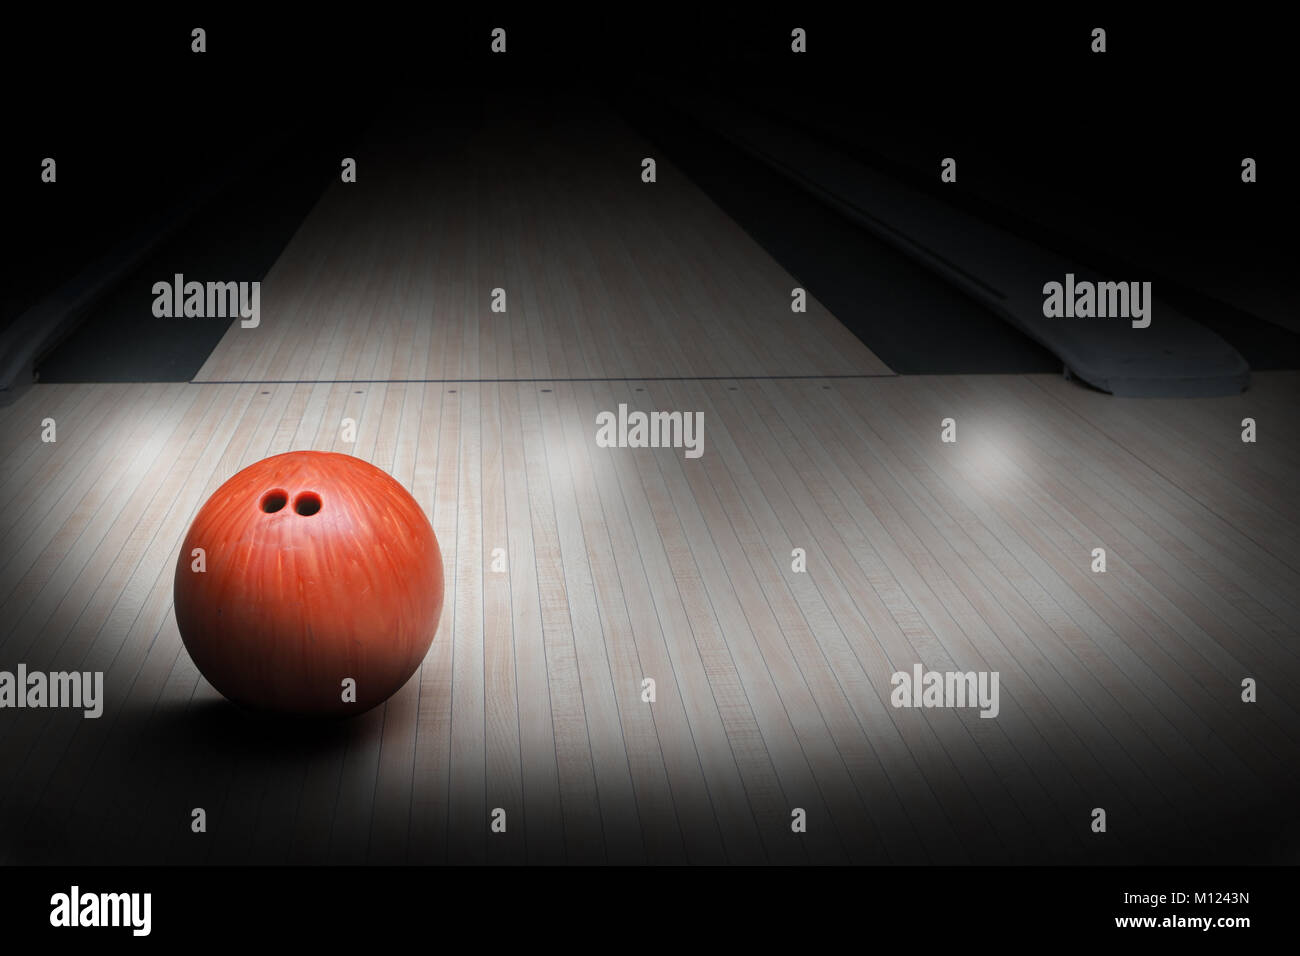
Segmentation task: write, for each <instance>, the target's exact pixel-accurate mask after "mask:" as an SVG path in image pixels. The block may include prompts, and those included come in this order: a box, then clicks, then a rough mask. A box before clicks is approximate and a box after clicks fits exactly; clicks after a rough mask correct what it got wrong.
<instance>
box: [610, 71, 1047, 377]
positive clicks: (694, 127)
mask: <svg viewBox="0 0 1300 956" xmlns="http://www.w3.org/2000/svg"><path fill="white" fill-rule="evenodd" d="M615 105H616V106H617V107H619V108H620V109H621V111H622V114H623V117H624V119H625V120H626V121H627V122H628V123H629V124H630V125H631V126H632V127H633V128H634V129H636V130H637V131H638V132H639V133H640V134H641V135H643V136H645V137H646V138H647V139H649V140H650V141H651V142H652V143H654V144H655V145H656V146H657V147H659V148H660V149H662V150H664V152H665V154H666V156H667V158H668V159H670V160H671V161H672V162H673V164H674V165H676V166H677V167H678V168H679V169H681V170H682V171H683V172H684V173H685V174H686V175H687V176H689V177H690V178H691V179H692V180H693V181H694V182H695V183H696V185H698V186H699V187H700V188H701V189H702V190H704V191H705V192H706V193H707V194H708V196H709V198H710V199H712V200H713V201H714V202H716V203H717V204H718V205H719V206H720V207H721V208H722V209H723V210H724V211H725V212H726V213H727V215H729V216H731V218H732V219H734V220H736V222H737V223H739V224H740V226H741V227H743V228H744V229H745V230H746V231H747V232H748V233H749V234H750V235H751V236H752V237H753V238H754V240H755V241H756V242H758V244H759V245H761V246H762V247H763V248H764V249H765V250H766V251H767V253H768V254H769V255H771V256H772V258H774V259H775V260H776V261H777V262H779V263H780V264H781V266H782V267H783V268H785V270H786V271H788V272H789V273H790V274H791V275H793V276H794V277H795V278H796V279H797V280H799V282H800V284H801V285H802V286H803V287H804V288H805V289H807V290H808V293H809V294H810V295H812V296H814V297H815V298H816V299H818V300H819V301H820V302H821V303H822V304H823V305H825V306H826V307H827V308H828V309H830V310H831V313H832V314H834V316H835V317H836V318H837V319H839V320H840V321H841V322H843V323H844V325H845V326H847V327H848V328H849V330H850V331H852V332H853V334H854V335H856V336H857V337H858V338H859V339H860V340H861V341H862V343H863V344H864V345H866V346H867V348H869V349H871V351H872V352H873V353H875V354H876V355H877V356H878V357H879V358H880V359H881V360H883V361H884V362H885V364H886V365H888V366H889V367H890V368H891V369H893V370H894V371H895V372H899V373H902V374H945V373H1016V372H1020V373H1024V372H1059V371H1060V370H1061V361H1060V359H1058V358H1057V357H1056V356H1055V355H1053V354H1052V353H1051V352H1049V351H1048V350H1047V349H1045V348H1043V347H1042V346H1041V345H1039V344H1038V343H1037V342H1035V341H1033V340H1032V339H1030V338H1029V337H1028V336H1025V335H1023V334H1021V333H1020V332H1019V331H1017V330H1016V329H1015V328H1013V327H1012V326H1011V325H1009V324H1008V323H1007V322H1005V321H1003V320H1002V319H1001V318H999V317H998V316H996V315H994V314H993V313H992V312H990V311H988V310H987V309H985V308H984V307H983V306H981V305H980V304H979V303H977V302H974V301H973V300H972V299H970V298H969V297H968V296H966V295H964V294H963V293H962V292H961V291H959V290H957V289H956V288H954V287H952V286H950V285H948V284H947V283H945V282H944V281H943V280H942V279H940V278H939V277H937V276H935V275H934V273H932V272H931V271H930V270H928V269H926V268H925V267H924V266H922V265H920V264H918V263H916V262H915V261H913V260H912V259H910V258H908V257H907V256H905V255H903V254H902V253H901V252H898V251H897V250H895V249H894V248H893V247H891V246H889V245H888V244H886V243H885V242H883V241H881V240H879V239H877V238H876V237H874V236H872V235H871V234H870V233H869V232H867V231H866V230H865V229H863V228H861V227H859V226H858V225H857V224H855V223H853V222H851V221H849V220H848V219H847V218H845V217H844V216H842V215H841V214H840V213H839V212H837V211H836V210H834V209H832V208H830V207H829V206H827V205H826V204H824V203H822V202H821V201H820V200H818V199H817V198H815V197H813V196H812V195H810V194H809V193H807V192H806V191H805V190H803V189H801V188H799V187H798V186H796V185H794V184H793V183H792V182H790V181H789V180H788V179H786V178H785V177H783V176H781V175H780V174H778V173H776V172H774V171H773V170H772V169H770V168H769V167H767V166H766V165H764V164H763V163H761V162H759V161H758V160H756V159H754V158H753V157H751V156H749V155H747V154H746V153H744V152H743V151H741V150H739V149H737V148H736V147H734V146H732V145H731V144H729V143H727V142H725V141H724V140H723V139H721V138H720V137H718V136H717V135H716V134H714V133H713V132H711V131H710V130H708V129H705V128H704V127H702V126H700V125H699V124H697V123H694V122H692V121H691V120H690V119H688V118H686V117H685V116H684V115H682V114H679V113H675V112H673V111H672V110H671V109H667V108H662V107H660V106H658V105H656V104H655V103H654V102H653V101H651V100H649V99H646V98H643V97H635V98H631V97H629V98H625V99H623V100H621V101H620V102H617V103H616V104H615Z"/></svg>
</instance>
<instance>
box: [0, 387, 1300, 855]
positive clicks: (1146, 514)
mask: <svg viewBox="0 0 1300 956" xmlns="http://www.w3.org/2000/svg"><path fill="white" fill-rule="evenodd" d="M1260 378H1261V383H1260V388H1259V392H1258V397H1257V398H1255V397H1252V396H1244V397H1236V398H1233V399H1223V400H1217V399H1216V400H1209V401H1204V402H1197V403H1195V404H1186V403H1184V404H1180V405H1178V406H1177V408H1176V417H1175V408H1174V407H1173V406H1163V405H1160V404H1153V403H1115V402H1108V403H1105V404H1102V405H1098V406H1097V407H1093V405H1092V403H1091V402H1089V401H1078V400H1076V399H1075V398H1074V397H1072V396H1073V395H1074V393H1072V392H1061V391H1059V390H1058V388H1057V385H1056V381H1055V379H1054V378H1053V377H1051V376H970V377H903V378H896V377H890V378H868V379H853V380H845V379H814V380H808V381H749V380H742V379H724V380H718V381H673V382H662V381H650V380H634V381H626V382H623V381H612V382H549V383H517V382H504V383H499V382H486V383H464V382H460V383H423V382H421V383H387V382H380V383H346V384H322V383H297V384H268V385H263V384H244V385H191V384H140V385H125V384H114V385H52V386H41V385H38V386H36V387H35V388H33V389H32V391H31V392H30V393H29V394H28V395H26V396H24V397H23V398H22V399H21V400H20V402H19V403H18V404H17V405H16V406H14V407H13V408H12V409H11V410H10V411H9V413H8V414H7V415H6V416H5V418H4V420H3V421H4V424H3V439H4V443H5V448H6V457H5V459H4V464H3V472H0V534H3V535H4V537H5V540H6V541H8V542H11V545H10V547H9V549H8V550H7V558H6V561H5V563H4V566H3V567H2V568H0V668H5V669H13V668H14V667H15V666H16V665H17V664H18V663H20V662H21V663H25V664H26V665H27V667H28V669H29V670H65V669H79V670H89V671H96V670H102V671H103V672H104V673H105V707H104V715H103V717H101V718H99V719H85V718H83V717H82V716H81V714H80V712H75V711H68V710H52V709H23V710H16V709H10V710H6V711H5V712H4V720H3V724H0V766H3V767H5V768H6V770H5V773H4V774H3V775H2V776H0V858H3V860H4V861H5V862H9V863H13V862H90V861H107V860H114V861H134V862H152V861H175V862H204V861H206V862H237V861H257V862H283V861H301V862H312V861H321V862H325V861H333V862H360V861H370V862H439V861H448V860H450V861H457V862H475V861H483V862H536V863H541V862H600V861H609V862H643V861H650V862H681V861H690V862H722V861H735V862H775V861H786V862H798V861H808V862H850V861H851V862H877V861H878V862H886V861H888V862H919V861H927V860H929V861H952V862H1008V861H1016V860H1036V861H1043V862H1062V861H1067V860H1068V861H1077V862H1134V861H1138V860H1146V861H1156V860H1159V861H1174V860H1177V859H1181V858H1183V857H1186V856H1187V855H1188V854H1190V853H1191V852H1192V851H1191V850H1190V849H1188V848H1195V855H1196V859H1197V860H1200V861H1202V862H1203V861H1204V860H1206V859H1207V858H1215V859H1232V860H1251V861H1261V860H1265V859H1270V858H1271V856H1270V854H1273V853H1277V852H1283V850H1284V848H1285V846H1287V845H1288V844H1287V840H1288V839H1290V837H1288V836H1287V835H1286V834H1280V835H1279V834H1277V833H1275V832H1273V830H1274V829H1275V825H1274V821H1276V820H1278V819H1285V818H1286V815H1285V814H1284V813H1283V809H1284V808H1285V807H1286V806H1288V805H1289V804H1288V801H1291V802H1292V803H1293V801H1294V799H1295V797H1296V795H1297V786H1296V785H1297V780H1296V768H1295V765H1294V762H1293V761H1290V760H1288V759H1286V755H1287V754H1289V753H1293V752H1294V748H1295V745H1296V741H1297V738H1300V720H1298V719H1297V711H1298V710H1300V700H1297V698H1296V695H1295V693H1294V691H1293V690H1292V688H1294V687H1295V686H1297V678H1300V664H1297V657H1296V654H1295V648H1294V646H1293V643H1292V642H1291V641H1290V635H1292V634H1293V633H1294V629H1295V627H1296V626H1297V624H1300V606H1298V605H1297V602H1296V598H1295V595H1296V594H1298V593H1300V586H1298V585H1300V580H1297V577H1298V575H1297V572H1296V571H1295V570H1294V569H1293V566H1292V565H1291V564H1289V562H1288V561H1286V560H1279V554H1278V553H1277V552H1275V551H1274V550H1271V549H1273V548H1275V547H1276V542H1273V541H1271V540H1270V539H1268V538H1265V537H1261V536H1258V535H1257V534H1256V533H1255V531H1259V530H1263V527H1264V521H1263V518H1264V516H1265V515H1266V514H1267V513H1268V511H1269V510H1270V509H1271V510H1272V511H1273V512H1275V513H1277V514H1279V515H1281V516H1282V517H1283V518H1285V519H1286V520H1292V519H1294V516H1295V506H1294V504H1293V503H1290V502H1288V500H1287V499H1286V498H1285V497H1284V496H1283V495H1281V493H1280V489H1278V488H1277V487H1276V485H1277V475H1279V474H1281V473H1282V471H1281V470H1282V469H1284V468H1285V467H1287V466H1288V465H1289V464H1290V463H1291V452H1290V451H1289V450H1277V449H1274V448H1273V447H1272V446H1269V445H1258V446H1254V447H1252V446H1243V447H1245V448H1246V449H1247V450H1248V451H1249V455H1248V456H1245V455H1242V454H1240V453H1239V452H1240V450H1239V449H1238V450H1237V452H1238V453H1236V454H1233V453H1232V450H1230V449H1228V448H1227V446H1224V447H1221V448H1219V457H1218V459H1217V460H1216V461H1215V462H1214V466H1213V469H1212V470H1209V471H1207V472H1206V473H1205V474H1204V475H1201V476H1199V477H1198V478H1197V480H1196V481H1188V480H1186V478H1185V477H1182V478H1180V477H1178V474H1179V473H1174V475H1173V476H1172V477H1171V476H1170V475H1169V474H1167V473H1166V472H1165V471H1164V469H1165V468H1166V467H1167V466H1168V464H1169V462H1170V461H1172V459H1171V458H1170V457H1169V456H1171V455H1174V453H1175V450H1174V446H1173V444H1172V443H1171V442H1167V441H1156V440H1154V439H1153V441H1152V442H1151V446H1152V447H1151V449H1150V450H1149V451H1146V452H1143V453H1141V454H1136V453H1129V452H1126V451H1124V450H1122V448H1120V447H1119V446H1118V445H1116V443H1115V440H1114V438H1113V436H1114V435H1115V434H1143V433H1149V434H1151V435H1152V436H1156V435H1159V434H1160V433H1161V432H1162V430H1163V429H1166V428H1169V427H1174V426H1176V427H1177V428H1178V429H1179V430H1180V431H1181V432H1182V433H1185V434H1186V435H1188V436H1192V437H1194V436H1198V435H1199V436H1201V440H1202V441H1203V442H1207V441H1208V439H1207V438H1206V437H1205V436H1208V435H1212V434H1214V433H1216V431H1217V429H1218V427H1219V425H1220V424H1221V423H1222V422H1223V421H1225V420H1228V419H1229V418H1232V417H1237V418H1240V416H1241V415H1242V414H1243V408H1247V407H1248V406H1249V407H1251V408H1253V409H1254V411H1255V413H1256V414H1257V415H1261V416H1267V415H1269V414H1270V412H1271V411H1272V410H1275V409H1276V408H1277V407H1281V406H1279V405H1278V402H1279V401H1280V400H1281V399H1280V396H1285V395H1287V394H1293V393H1294V390H1295V388H1296V386H1297V384H1298V380H1297V376H1295V375H1294V374H1293V373H1263V374H1262V375H1261V376H1260ZM1251 403H1257V404H1255V405H1251ZM620 404H625V405H627V406H628V407H629V408H630V409H632V410H636V409H656V408H681V409H691V410H699V411H701V412H702V413H703V414H704V421H705V432H704V436H705V438H704V441H705V444H704V449H705V453H704V454H703V455H702V456H701V457H700V458H697V459H696V458H688V457H686V455H685V454H684V452H683V449H680V448H677V449H673V448H659V449H653V448H619V447H601V446H600V445H598V444H597V443H596V442H595V441H594V435H595V430H596V426H595V422H596V416H597V414H598V413H599V412H601V411H607V410H612V409H616V408H617V407H618V406H619V405H620ZM954 409H955V410H956V411H955V412H954V411H953V410H954ZM948 415H955V416H956V418H957V420H958V428H959V436H960V437H959V441H958V442H957V444H956V445H947V444H944V443H942V442H940V441H939V428H938V424H937V423H938V422H939V421H940V420H941V419H942V418H943V417H946V416H948ZM47 416H48V417H54V418H55V419H56V421H57V422H58V429H59V431H58V441H57V442H54V443H45V442H41V441H40V433H39V428H38V423H39V422H40V421H41V420H42V419H44V418H45V417H47ZM345 418H352V419H353V420H354V421H355V422H356V425H357V428H356V441H355V443H347V442H345V441H344V440H343V437H342V432H341V430H340V428H339V422H341V421H342V420H343V419H345ZM1216 447H1217V446H1216ZM293 448H317V449H321V450H334V451H346V452H348V453H350V454H354V455H357V456H359V457H362V458H364V459H366V460H368V461H371V462H373V463H374V464H376V465H378V466H379V467H381V468H383V469H384V470H386V471H388V472H390V473H392V474H393V475H394V476H395V477H397V479H398V480H399V481H401V482H402V483H403V484H404V485H405V486H407V487H408V488H410V489H411V491H412V492H413V494H414V495H415V497H416V499H417V500H418V501H419V503H420V504H421V506H422V507H423V508H424V509H425V510H426V512H427V513H428V514H429V515H430V517H431V519H432V521H433V524H434V528H435V531H436V533H437V535H438V537H439V540H440V542H441V545H442V549H443V554H444V559H445V565H446V570H447V602H446V606H445V609H444V614H443V620H442V622H441V625H440V629H439V632H438V637H437V639H436V640H435V642H434V646H433V648H432V650H431V651H430V653H429V655H428V656H427V658H426V659H425V661H424V663H423V665H422V667H421V670H420V671H419V673H418V675H417V676H416V677H415V678H414V679H412V680H411V681H410V682H409V683H408V684H407V685H406V686H405V687H403V689H402V690H401V691H399V692H398V693H397V694H396V695H395V696H394V697H393V698H391V699H390V700H389V701H388V702H387V703H386V704H384V705H383V706H381V707H378V708H376V709H375V710H373V711H371V712H369V713H367V714H365V715H363V716H361V717H359V718H358V719H356V720H351V721H346V722H341V723H337V724H329V725H325V726H303V725H294V724H290V725H268V724H266V723H265V722H262V721H259V720H257V719H254V718H249V717H246V716H244V715H242V714H241V713H240V712H239V711H237V710H236V709H235V708H234V707H233V706H231V705H229V704H227V703H226V702H225V701H224V700H223V699H222V698H221V697H220V696H219V695H218V694H217V693H216V692H215V691H214V690H213V689H212V688H211V687H210V686H209V685H208V684H207V683H206V681H204V680H203V679H202V677H201V676H200V675H199V674H198V673H197V671H196V670H195V669H194V667H193V665H192V663H191V662H190V660H189V658H188V656H187V655H186V654H185V653H184V650H183V648H182V646H181V643H180V638H179V635H178V632H177V630H176V624H175V619H174V616H173V613H172V606H171V600H172V594H171V574H172V569H173V567H174V562H175V559H176V554H177V552H178V549H179V548H180V543H181V540H182V538H183V536H184V533H185V529H186V528H187V527H188V525H189V523H190V521H191V520H192V518H193V515H194V513H195V512H196V510H197V508H198V506H199V505H200V504H201V502H202V501H203V500H205V499H206V498H207V496H208V495H210V494H211V493H212V491H213V490H215V488H216V487H217V485H219V484H220V483H221V482H222V481H224V480H225V479H226V478H227V477H229V476H230V475H231V474H233V473H234V472H236V471H237V470H239V469H240V468H242V467H244V466H246V465H248V464H251V463H252V462H254V461H256V460H258V459H260V458H262V457H265V456H267V455H271V454H275V453H277V452H281V451H287V450H290V449H293ZM1229 478H1230V479H1231V480H1232V481H1233V482H1235V483H1237V484H1238V485H1240V486H1241V487H1250V488H1256V489H1258V491H1259V493H1260V494H1259V495H1258V496H1257V497H1255V498H1252V499H1250V500H1245V499H1238V500H1230V499H1228V498H1227V497H1226V496H1223V495H1222V494H1220V493H1219V491H1220V489H1219V483H1221V482H1223V481H1226V480H1228V479H1229ZM1252 528H1254V529H1255V531H1252V530H1251V529H1252ZM1097 546H1104V547H1105V548H1106V549H1107V551H1108V556H1109V561H1110V564H1109V567H1108V569H1107V572H1106V573H1105V574H1104V575H1102V574H1095V573H1093V572H1092V570H1091V568H1090V563H1091V561H1092V549H1093V548H1094V547H1097ZM497 549H500V551H498V550H497ZM795 549H799V550H800V551H801V552H802V559H803V561H804V562H806V564H805V565H804V567H805V568H806V570H803V571H797V570H795V564H796V561H795V555H794V552H795ZM1282 557H1285V555H1283V556H1282ZM915 666H921V667H922V668H924V669H925V670H929V671H935V670H937V671H950V670H960V671H963V672H965V671H977V672H990V671H995V672H997V673H998V674H999V675H1000V688H1001V699H1000V712H999V714H998V717H997V718H996V719H993V720H985V719H981V718H980V717H979V716H978V713H977V712H976V711H975V710H972V709H952V708H924V707H895V706H893V705H892V703H891V694H892V691H893V685H892V682H891V675H892V674H893V673H895V672H898V671H903V672H910V671H911V670H912V669H913V668H914V667H915ZM1254 674H1258V675H1265V676H1266V677H1268V678H1269V679H1268V685H1269V688H1270V693H1268V694H1261V695H1260V698H1259V702H1258V703H1257V704H1254V705H1251V706H1249V707H1247V706H1245V705H1243V704H1241V703H1239V702H1238V701H1239V694H1240V691H1239V686H1240V680H1241V677H1242V675H1254ZM647 679H651V680H653V681H654V700H653V702H649V701H647V700H646V699H645V694H646V686H647V685H646V684H645V681H646V680H647ZM1095 807H1103V808H1106V809H1107V811H1108V813H1109V814H1110V819H1111V821H1112V827H1111V830H1110V832H1109V833H1108V834H1107V838H1106V839H1105V840H1099V839H1092V838H1091V837H1092V834H1091V832H1090V830H1089V821H1090V817H1089V814H1090V812H1091V810H1092V809H1093V808H1095ZM195 809H203V810H204V811H205V813H206V816H207V824H208V832H207V833H206V834H196V833H193V832H192V831H191V828H190V824H191V819H192V813H193V811H194V810H195ZM497 809H501V810H503V811H504V812H505V820H506V824H507V829H506V832H505V833H504V834H498V833H492V832H491V831H490V829H489V823H490V821H491V819H492V814H493V812H494V811H496V810H497ZM796 811H802V812H803V814H804V817H805V818H806V820H807V821H808V827H807V831H806V832H805V833H801V834H796V833H794V832H792V830H791V821H792V814H793V813H795V812H796ZM1264 822H1267V823H1268V824H1269V826H1270V828H1271V829H1270V830H1269V832H1263V831H1262V830H1261V827H1262V826H1263V823H1264ZM1117 824H1120V825H1117Z"/></svg>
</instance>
